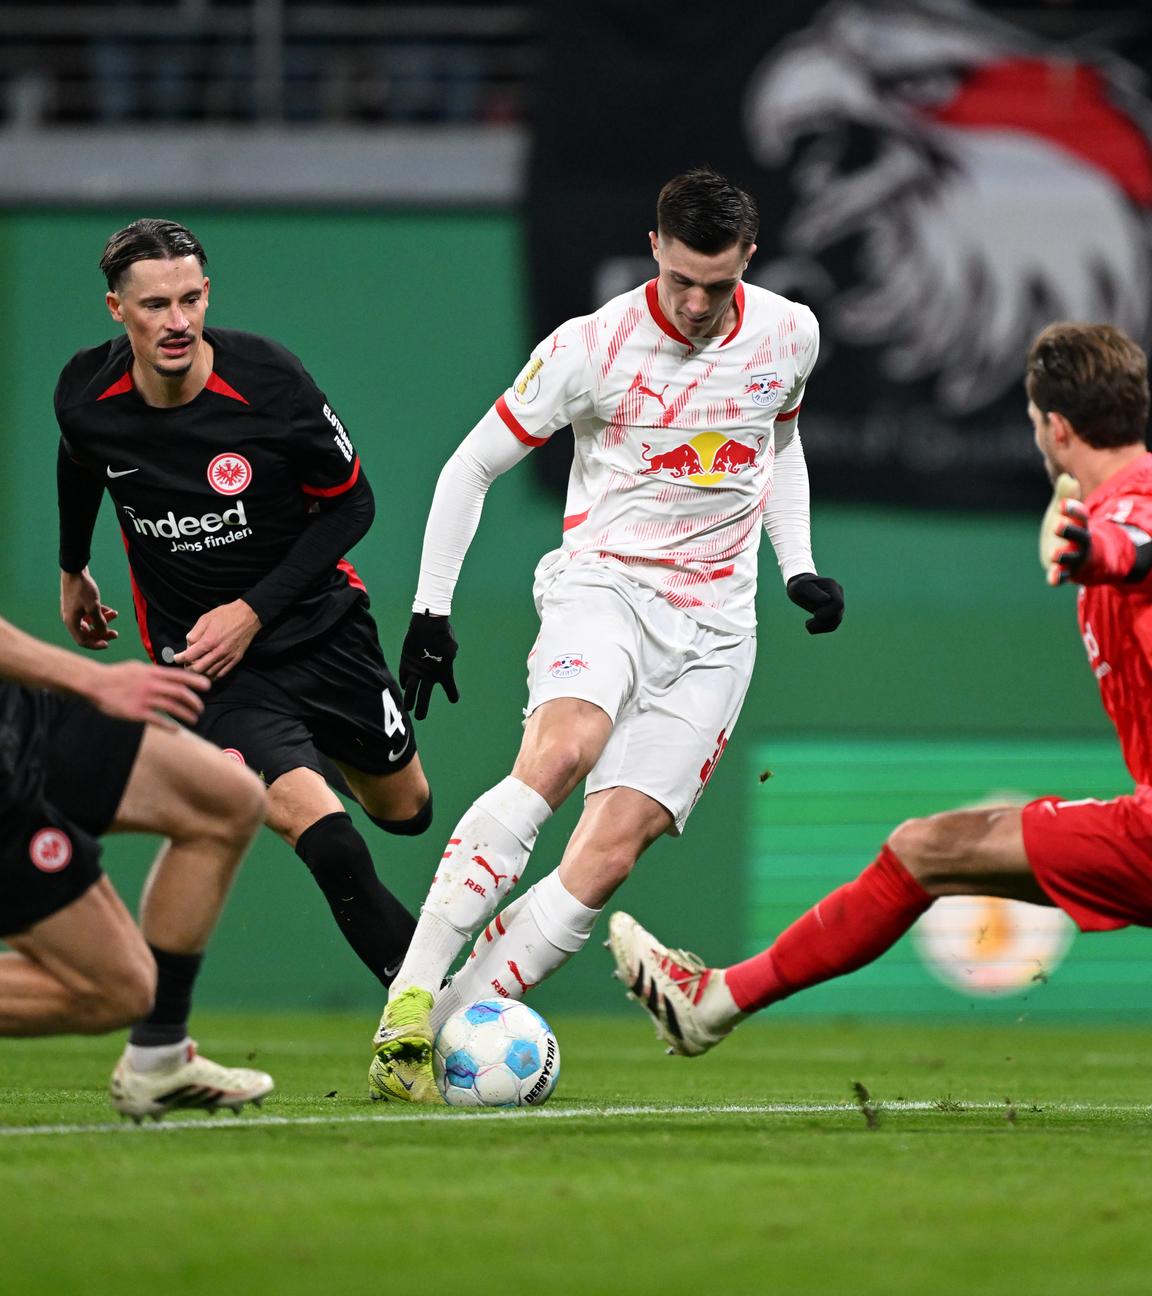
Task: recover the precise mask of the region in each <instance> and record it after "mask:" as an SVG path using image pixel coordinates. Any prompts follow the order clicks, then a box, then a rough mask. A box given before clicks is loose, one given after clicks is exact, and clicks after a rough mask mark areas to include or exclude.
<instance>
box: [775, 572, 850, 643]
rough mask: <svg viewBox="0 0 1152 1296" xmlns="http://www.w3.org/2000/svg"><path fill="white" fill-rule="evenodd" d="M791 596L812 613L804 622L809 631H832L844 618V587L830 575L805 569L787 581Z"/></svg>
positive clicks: (794, 601)
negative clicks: (817, 573)
mask: <svg viewBox="0 0 1152 1296" xmlns="http://www.w3.org/2000/svg"><path fill="white" fill-rule="evenodd" d="M787 588H788V597H789V598H790V599H791V600H792V602H793V603H795V604H796V606H797V607H802V608H803V609H804V611H805V612H811V613H813V615H812V616H810V617H809V618H808V620H807V621H805V622H804V627H805V629H806V630H807V631H808V633H809V634H830V633H831V632H832V631H833V630H835V629H836V627H837V626H838V625H839V624H840V622H841V621H843V620H844V591H843V590H842V589H841V588H840V584H839V582H838V581H834V580H833V579H832V577H831V576H817V575H815V574H814V573H813V572H802V573H801V574H800V575H799V576H793V577H792V579H791V580H790V581H789V582H788V587H787Z"/></svg>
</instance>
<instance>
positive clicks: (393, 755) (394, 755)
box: [388, 738, 408, 761]
mask: <svg viewBox="0 0 1152 1296" xmlns="http://www.w3.org/2000/svg"><path fill="white" fill-rule="evenodd" d="M407 750H408V739H407V738H405V739H404V745H403V746H402V747H401V748H400V750H399V751H390V752H389V753H388V759H389V760H390V761H398V760H399V759H400V757H401V756H403V755H404V753H405V752H406V751H407Z"/></svg>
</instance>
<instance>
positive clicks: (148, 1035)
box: [128, 945, 204, 1048]
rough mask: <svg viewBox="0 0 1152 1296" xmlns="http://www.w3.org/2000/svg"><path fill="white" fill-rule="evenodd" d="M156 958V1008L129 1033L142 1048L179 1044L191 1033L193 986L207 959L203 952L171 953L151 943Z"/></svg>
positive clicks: (153, 1007)
mask: <svg viewBox="0 0 1152 1296" xmlns="http://www.w3.org/2000/svg"><path fill="white" fill-rule="evenodd" d="M148 948H149V949H150V950H151V951H152V957H153V958H154V959H155V960H156V1002H155V1003H154V1004H153V1005H152V1011H151V1012H150V1013H149V1014H148V1016H147V1017H145V1018H144V1020H143V1021H138V1022H137V1023H136V1024H135V1025H134V1026H133V1027H132V1029H131V1030H130V1031H129V1032H128V1042H129V1043H130V1044H138V1045H140V1047H142V1048H156V1047H157V1046H159V1045H161V1044H179V1043H180V1041H181V1040H182V1039H184V1037H185V1036H186V1035H187V1034H188V1014H189V1012H190V1011H191V1008H192V987H193V986H194V985H195V984H196V977H197V975H198V973H199V971H200V964H201V963H203V962H204V955H203V954H170V953H169V952H168V951H167V950H162V949H157V948H156V946H155V945H149V946H148Z"/></svg>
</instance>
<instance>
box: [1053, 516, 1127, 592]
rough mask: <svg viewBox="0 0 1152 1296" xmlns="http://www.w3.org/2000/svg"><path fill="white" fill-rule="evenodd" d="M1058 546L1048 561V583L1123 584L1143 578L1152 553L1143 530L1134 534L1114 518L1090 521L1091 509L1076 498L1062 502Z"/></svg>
mask: <svg viewBox="0 0 1152 1296" xmlns="http://www.w3.org/2000/svg"><path fill="white" fill-rule="evenodd" d="M1055 533H1056V537H1057V544H1056V547H1055V548H1054V549H1053V550H1052V554H1051V558H1050V559H1049V563H1048V584H1049V585H1063V584H1065V583H1066V582H1067V581H1075V582H1076V584H1077V585H1120V584H1123V583H1124V582H1127V581H1138V580H1143V579H1144V577H1145V576H1146V575H1147V573H1148V567H1149V562H1148V559H1149V558H1150V557H1152V542H1150V541H1149V539H1148V537H1147V536H1145V535H1144V533H1143V532H1142V531H1140V532H1137V533H1136V534H1135V535H1134V534H1132V532H1131V531H1129V530H1128V529H1127V528H1126V527H1123V526H1120V525H1119V524H1117V523H1115V522H1097V523H1096V524H1095V525H1092V524H1090V523H1089V520H1088V510H1087V509H1086V508H1085V507H1084V505H1083V504H1081V503H1080V501H1079V500H1076V499H1065V500H1061V502H1060V511H1059V514H1058V515H1057V518H1056V526H1055Z"/></svg>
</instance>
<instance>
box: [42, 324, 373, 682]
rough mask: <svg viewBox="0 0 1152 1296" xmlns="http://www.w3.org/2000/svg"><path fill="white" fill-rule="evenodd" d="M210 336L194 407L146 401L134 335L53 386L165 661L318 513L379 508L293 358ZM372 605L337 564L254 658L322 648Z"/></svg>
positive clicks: (83, 354)
mask: <svg viewBox="0 0 1152 1296" xmlns="http://www.w3.org/2000/svg"><path fill="white" fill-rule="evenodd" d="M204 337H205V339H206V341H207V342H208V343H209V344H210V345H211V347H212V349H213V368H212V373H211V376H210V377H209V379H208V382H207V384H206V385H205V387H204V389H203V390H202V391H201V392H200V393H199V395H198V396H196V397H195V398H194V399H193V400H191V401H189V402H188V403H187V404H185V405H179V406H175V407H172V408H156V407H154V406H150V405H148V404H146V403H145V401H144V400H143V398H142V397H141V396H140V394H139V393H138V392H137V391H136V389H135V386H134V384H133V381H132V372H131V368H132V359H133V357H132V351H131V347H130V346H129V343H128V339H127V338H126V337H119V338H116V339H114V340H112V341H110V342H106V343H104V344H103V345H102V346H98V347H93V348H92V349H90V350H85V351H80V352H78V353H77V354H76V355H75V356H73V357H72V359H71V360H70V361H69V362H68V364H67V365H65V367H64V370H63V372H62V373H61V375H60V381H59V383H58V385H57V388H56V417H57V421H58V422H59V424H60V433H61V438H62V447H63V450H64V451H65V452H66V454H67V455H68V456H70V458H71V459H72V460H74V461H75V463H77V464H79V465H80V466H81V467H82V468H83V469H84V470H85V471H86V473H87V474H89V475H90V476H91V477H92V478H93V479H94V481H95V480H97V479H98V480H99V483H100V485H101V486H102V487H103V488H104V489H106V490H107V491H108V493H109V494H110V495H111V496H112V500H113V502H114V504H115V507H116V513H117V517H118V520H119V523H120V529H121V531H122V533H123V536H124V545H125V548H126V549H127V551H128V562H129V566H130V568H131V574H132V588H133V596H134V598H135V602H136V617H137V621H138V623H139V626H140V632H141V636H142V637H143V639H144V645H145V648H146V649H147V650H148V652H149V654H150V655H151V656H152V657H153V658H154V659H156V660H161V661H165V660H170V659H171V656H172V654H173V653H174V652H179V651H181V650H182V649H183V647H184V646H185V636H186V635H187V633H188V631H189V629H191V627H192V626H193V625H194V624H195V622H196V621H197V620H198V619H199V617H200V616H202V615H203V614H204V613H205V612H207V611H209V610H211V609H212V608H215V607H219V606H221V605H222V604H225V603H229V602H232V601H233V600H235V599H238V598H243V597H245V595H247V594H248V593H249V592H250V591H252V590H253V588H254V587H256V586H258V585H259V583H260V581H261V580H262V579H263V578H265V577H266V576H268V574H269V573H270V572H272V571H273V569H275V568H276V567H277V565H278V564H280V563H282V562H283V561H284V559H285V557H286V555H287V554H288V552H289V550H290V549H291V548H292V546H293V544H294V543H295V542H296V541H297V540H298V539H299V537H300V536H301V534H302V533H303V532H304V531H305V529H306V528H307V527H308V526H309V524H310V521H311V520H312V519H313V517H314V515H315V514H316V513H317V512H318V511H319V510H320V509H321V508H326V507H329V506H332V505H334V504H336V503H337V501H339V502H341V503H343V499H342V498H341V497H345V496H347V497H349V502H350V500H351V497H352V496H354V495H356V494H358V493H360V492H364V493H367V494H368V496H369V498H370V492H369V491H368V487H367V484H366V482H364V481H363V479H362V477H361V471H360V459H359V457H358V455H357V454H356V451H355V449H354V447H353V445H352V442H351V441H350V439H349V437H348V433H347V432H346V430H345V428H344V424H343V423H342V422H341V420H340V419H339V418H338V417H337V416H336V414H335V413H334V412H333V410H332V407H331V406H330V405H329V403H328V401H327V399H326V398H325V396H324V393H323V392H322V391H320V389H319V388H318V387H317V386H316V384H315V383H314V382H313V380H312V378H311V377H310V376H309V374H308V372H307V371H306V370H305V368H304V366H303V365H302V364H301V363H300V361H299V360H298V359H297V358H296V357H295V356H294V355H293V354H292V353H291V352H290V351H288V350H287V349H285V348H284V347H282V346H280V345H279V344H278V343H276V342H273V341H271V340H270V339H268V338H264V337H258V336H257V335H255V334H252V333H241V332H237V331H235V330H232V329H206V330H205V332H204ZM361 599H366V594H365V592H364V586H363V584H362V583H361V581H360V579H359V577H358V576H357V575H356V572H355V570H354V569H353V568H352V566H351V564H350V563H348V562H347V560H345V559H341V560H340V561H334V562H332V563H331V565H330V566H328V567H326V569H325V572H324V574H323V575H322V576H321V577H320V578H319V579H317V580H314V581H313V582H312V583H311V584H310V585H309V587H308V588H307V589H306V590H303V591H301V592H299V593H298V594H297V595H296V596H295V597H294V598H293V599H292V601H291V603H290V605H289V606H287V607H284V608H282V609H281V608H277V609H276V610H275V614H274V615H271V617H270V619H267V617H266V616H265V617H262V619H264V624H263V626H262V628H261V630H260V632H259V634H258V635H257V636H256V638H255V639H254V640H253V641H252V644H251V646H250V647H249V649H248V653H247V656H248V658H249V659H259V658H261V657H267V656H272V655H275V654H279V653H282V652H283V651H285V650H286V649H288V648H291V647H294V646H295V645H297V644H300V643H303V642H305V641H307V640H309V639H311V638H314V637H315V636H316V635H318V634H321V633H322V632H323V631H324V630H326V629H327V628H328V627H329V626H331V625H333V624H334V623H335V622H336V621H337V620H339V618H340V617H341V616H343V615H344V613H345V612H346V611H347V610H348V609H349V607H351V606H352V604H354V603H355V602H357V601H358V600H361ZM250 601H251V600H250ZM258 601H259V600H256V601H255V602H258ZM254 605H255V603H254ZM256 611H257V612H258V614H259V613H265V614H266V611H267V610H266V609H265V608H262V607H260V606H256Z"/></svg>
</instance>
